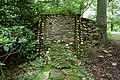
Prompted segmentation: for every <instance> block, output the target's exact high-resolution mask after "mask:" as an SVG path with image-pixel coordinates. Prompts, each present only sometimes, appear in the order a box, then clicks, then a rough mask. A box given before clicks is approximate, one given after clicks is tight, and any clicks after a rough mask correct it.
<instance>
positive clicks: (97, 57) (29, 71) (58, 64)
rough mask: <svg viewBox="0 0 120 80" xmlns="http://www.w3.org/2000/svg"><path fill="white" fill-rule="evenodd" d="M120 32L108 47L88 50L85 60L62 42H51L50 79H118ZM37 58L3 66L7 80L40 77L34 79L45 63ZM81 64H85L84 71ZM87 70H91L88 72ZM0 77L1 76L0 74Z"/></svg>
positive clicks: (83, 65)
mask: <svg viewBox="0 0 120 80" xmlns="http://www.w3.org/2000/svg"><path fill="white" fill-rule="evenodd" d="M119 36H120V35H119ZM119 36H115V38H112V39H110V42H111V44H110V45H109V46H107V48H104V47H101V48H100V49H99V50H98V51H97V52H95V51H90V53H91V54H92V55H91V54H90V55H89V56H88V58H87V59H85V60H78V59H76V57H75V56H72V54H71V51H70V50H69V49H68V48H66V46H65V45H64V44H62V45H61V44H58V45H55V44H54V45H53V48H52V49H51V51H50V53H49V57H50V58H51V62H50V63H51V65H50V66H51V67H52V68H51V75H50V79H49V80H120V37H119ZM88 53H89V52H88ZM15 60H16V58H15ZM16 62H17V61H16ZM40 62H41V59H40V58H37V59H36V60H34V61H29V62H26V63H23V64H21V65H18V66H14V68H10V69H9V68H7V67H5V68H4V69H5V70H4V74H5V76H6V80H43V79H33V78H35V77H36V76H37V75H38V76H39V74H40V75H42V74H41V72H42V71H43V72H44V70H43V68H42V67H43V66H45V65H44V64H43V63H41V64H40ZM75 64H79V65H75ZM47 67H49V66H48V65H47ZM84 67H85V68H86V67H87V71H86V69H85V70H84ZM89 70H90V71H89ZM87 72H88V73H89V72H90V74H88V76H87V75H86V74H87ZM91 72H92V73H91ZM78 75H79V77H78ZM80 76H81V77H80ZM89 76H90V77H89ZM91 77H92V78H94V79H92V78H91ZM23 78H24V79H23ZM58 78H59V79H58ZM83 78H86V79H83ZM88 78H89V79H88ZM0 80H4V79H1V76H0Z"/></svg>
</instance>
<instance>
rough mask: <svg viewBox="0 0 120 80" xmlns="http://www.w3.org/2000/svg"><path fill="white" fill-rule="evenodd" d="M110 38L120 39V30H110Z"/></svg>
mask: <svg viewBox="0 0 120 80" xmlns="http://www.w3.org/2000/svg"><path fill="white" fill-rule="evenodd" d="M108 39H120V32H109V33H108Z"/></svg>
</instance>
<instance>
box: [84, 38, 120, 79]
mask: <svg viewBox="0 0 120 80" xmlns="http://www.w3.org/2000/svg"><path fill="white" fill-rule="evenodd" d="M110 42H111V44H110V45H109V47H108V48H107V49H105V50H103V51H102V52H100V53H99V55H98V56H97V57H96V56H94V55H93V56H92V57H90V58H89V60H88V61H86V62H85V65H86V66H87V67H88V68H89V69H90V70H92V71H93V74H92V77H93V78H94V79H95V80H120V39H112V40H110Z"/></svg>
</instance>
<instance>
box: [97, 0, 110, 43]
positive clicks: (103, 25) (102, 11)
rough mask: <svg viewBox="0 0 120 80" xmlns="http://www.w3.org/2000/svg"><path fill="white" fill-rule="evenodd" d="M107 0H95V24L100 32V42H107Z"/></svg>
mask: <svg viewBox="0 0 120 80" xmlns="http://www.w3.org/2000/svg"><path fill="white" fill-rule="evenodd" d="M106 9H107V0H97V26H98V27H99V28H100V29H101V32H102V41H101V42H102V43H103V44H107V42H108V38H107V13H106Z"/></svg>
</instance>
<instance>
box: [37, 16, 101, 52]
mask: <svg viewBox="0 0 120 80" xmlns="http://www.w3.org/2000/svg"><path fill="white" fill-rule="evenodd" d="M36 27H37V33H36V35H37V41H38V44H37V52H40V51H42V49H43V42H44V41H45V40H46V39H49V40H50V41H52V42H65V43H67V44H69V45H70V46H72V47H73V48H74V49H78V48H80V46H81V45H82V46H83V45H84V46H87V47H93V46H96V45H97V44H99V42H100V40H101V33H100V29H99V28H97V26H96V22H95V21H93V20H90V19H86V18H82V17H81V16H80V15H79V14H76V15H75V14H42V15H41V18H40V20H39V22H38V24H37V26H36Z"/></svg>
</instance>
